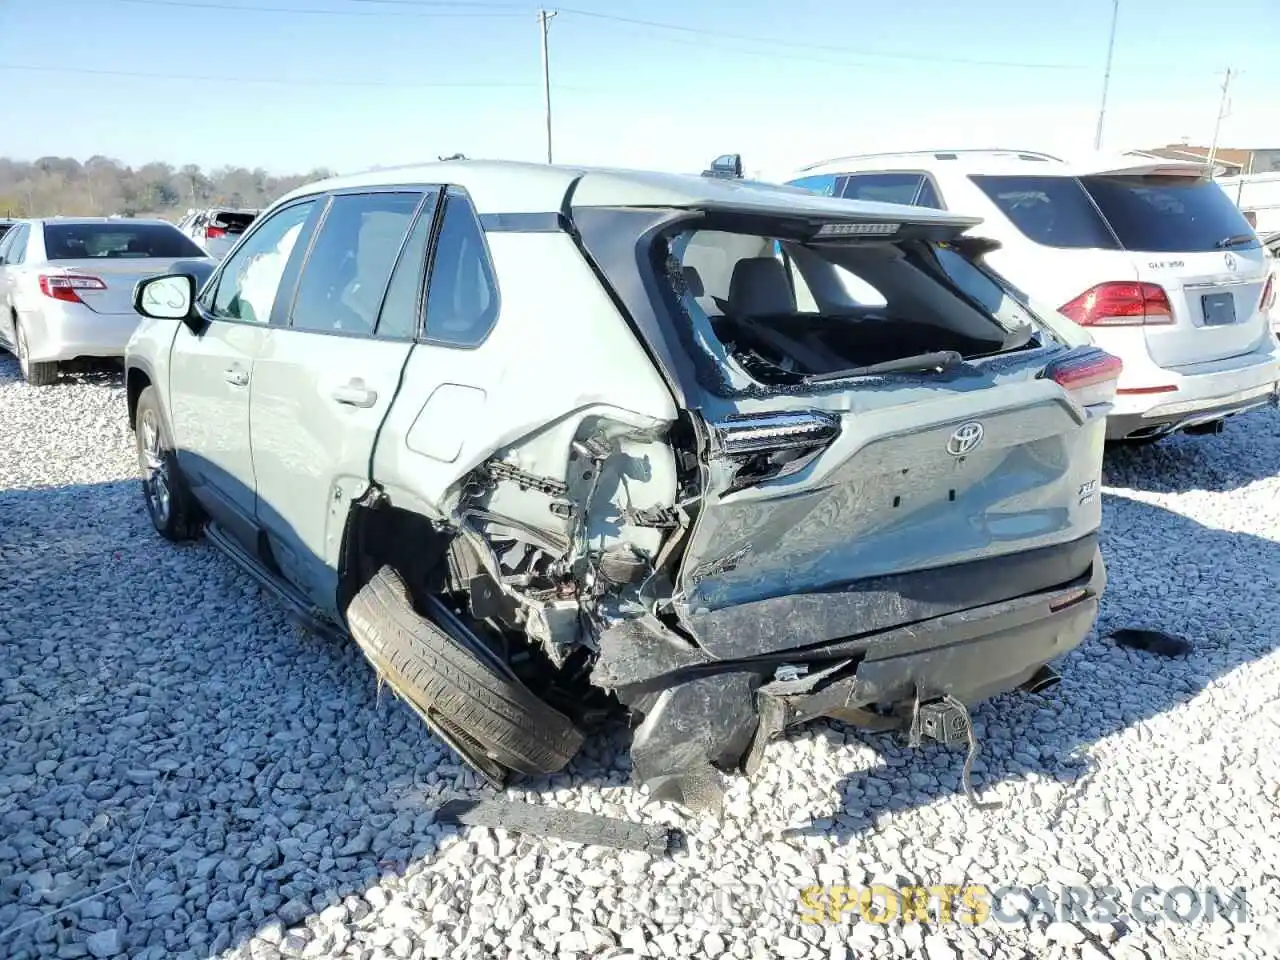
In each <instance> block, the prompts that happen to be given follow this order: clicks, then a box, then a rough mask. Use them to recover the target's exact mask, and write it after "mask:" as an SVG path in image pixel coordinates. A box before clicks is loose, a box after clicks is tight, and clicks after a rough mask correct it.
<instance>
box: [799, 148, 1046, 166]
mask: <svg viewBox="0 0 1280 960" xmlns="http://www.w3.org/2000/svg"><path fill="white" fill-rule="evenodd" d="M962 153H963V154H975V153H1012V154H1015V155H1016V156H1018V157H1020V158H1021V159H1023V160H1052V161H1055V162H1057V163H1065V162H1066V161H1064V160H1063V159H1062V158H1061V157H1057V156H1054V155H1053V154H1051V153H1045V152H1043V151H1041V150H1018V149H1014V148H1010V147H964V148H961V149H959V150H947V149H945V148H944V149H933V150H885V151H880V152H877V153H851V154H848V155H846V156H843V157H831V158H830V159H829V160H819V161H818V162H817V163H810V164H808V165H807V166H803V167H801V168H800V171H801V172H803V171H805V170H812V169H814V168H815V167H825V166H826V165H827V164H829V163H839V162H840V161H841V160H870V159H873V158H875V157H921V156H926V155H933V156H938V155H940V154H949V155H952V156H956V155H959V154H962Z"/></svg>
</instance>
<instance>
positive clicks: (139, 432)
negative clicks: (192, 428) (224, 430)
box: [134, 387, 202, 541]
mask: <svg viewBox="0 0 1280 960" xmlns="http://www.w3.org/2000/svg"><path fill="white" fill-rule="evenodd" d="M134 434H135V437H136V439H137V445H138V469H139V471H140V472H141V473H142V496H143V499H145V500H146V503H147V513H148V514H149V515H150V517H151V524H152V526H154V527H155V528H156V530H157V531H158V532H159V534H160V536H162V537H164V538H165V539H166V540H173V541H181V540H192V539H194V538H195V537H196V536H198V535H199V533H200V521H201V519H202V517H201V512H200V505H199V504H198V503H196V501H195V498H194V497H192V496H191V492H190V491H189V490H188V489H187V485H186V482H185V481H184V480H183V478H182V474H181V472H180V471H179V470H178V460H177V457H176V456H174V452H173V442H172V441H171V440H170V438H169V433H168V429H167V428H166V427H165V422H164V417H162V416H161V415H160V398H159V397H158V396H157V395H156V390H155V387H147V388H146V389H144V390H143V391H142V393H141V394H140V395H139V396H138V409H137V413H136V427H135V429H134Z"/></svg>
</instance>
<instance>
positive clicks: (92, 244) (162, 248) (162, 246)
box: [44, 221, 205, 260]
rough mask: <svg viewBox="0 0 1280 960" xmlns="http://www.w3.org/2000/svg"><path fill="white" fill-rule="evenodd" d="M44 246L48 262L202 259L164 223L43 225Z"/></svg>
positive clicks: (199, 254) (203, 254) (179, 234)
mask: <svg viewBox="0 0 1280 960" xmlns="http://www.w3.org/2000/svg"><path fill="white" fill-rule="evenodd" d="M44 246H45V255H46V257H47V258H48V259H49V260H89V259H112V260H114V259H127V258H135V259H143V258H148V257H161V258H179V257H199V258H203V257H204V256H205V252H204V251H203V250H201V249H200V248H199V247H197V246H196V245H195V244H194V243H192V242H191V241H190V240H189V239H187V238H186V237H185V236H183V234H182V233H181V232H180V231H179V230H178V228H177V227H174V226H172V225H170V224H167V223H121V222H119V221H115V222H111V223H46V224H45V225H44Z"/></svg>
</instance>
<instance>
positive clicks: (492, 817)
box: [436, 800, 681, 856]
mask: <svg viewBox="0 0 1280 960" xmlns="http://www.w3.org/2000/svg"><path fill="white" fill-rule="evenodd" d="M436 822H437V823H446V824H458V825H465V826H469V827H497V828H500V829H502V830H510V831H512V832H514V833H527V834H530V835H532V836H535V837H548V838H552V839H556V840H567V841H569V842H570V843H587V844H598V845H599V846H602V847H613V848H616V849H619V850H642V851H644V852H645V853H651V854H653V855H654V856H665V855H666V854H668V853H670V852H671V851H672V850H673V849H674V848H675V846H676V845H677V844H678V843H679V840H680V836H681V832H680V831H679V830H678V829H676V828H674V827H664V826H658V825H652V826H651V825H649V824H644V823H635V822H633V821H630V820H619V819H617V818H614V817H601V816H597V815H596V814H592V813H579V812H578V811H576V810H561V809H557V808H555V807H544V806H539V805H537V804H532V803H520V802H519V801H516V800H449V801H447V802H445V803H444V804H443V805H442V806H441V807H440V808H439V809H438V810H437V811H436Z"/></svg>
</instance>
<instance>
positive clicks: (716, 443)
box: [711, 410, 840, 493]
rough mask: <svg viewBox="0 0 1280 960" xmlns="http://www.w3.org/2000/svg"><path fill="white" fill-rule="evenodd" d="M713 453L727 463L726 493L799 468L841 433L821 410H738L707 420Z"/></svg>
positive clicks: (836, 423) (837, 423)
mask: <svg viewBox="0 0 1280 960" xmlns="http://www.w3.org/2000/svg"><path fill="white" fill-rule="evenodd" d="M711 429H712V444H713V448H714V453H715V454H716V455H717V456H719V457H721V458H723V459H725V460H727V461H729V463H730V464H732V469H733V477H732V479H731V481H730V483H729V487H728V490H727V491H726V492H728V493H731V492H733V491H735V490H741V489H743V488H744V487H750V486H754V485H755V484H758V483H764V482H765V481H768V480H778V479H781V478H782V477H787V476H790V475H792V474H794V473H798V472H799V471H801V470H803V469H804V468H805V467H806V466H808V465H809V464H810V463H811V462H812V461H813V460H814V458H815V457H817V456H818V454H820V453H821V452H822V451H823V450H825V449H827V447H829V446H830V445H831V442H832V441H833V440H835V438H836V437H838V436H839V435H840V418H839V417H837V416H836V415H835V414H832V413H827V412H826V411H824V410H804V411H795V412H789V413H764V414H739V415H736V416H732V417H726V418H725V419H723V420H720V421H718V422H716V423H713V424H712V425H711Z"/></svg>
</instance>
